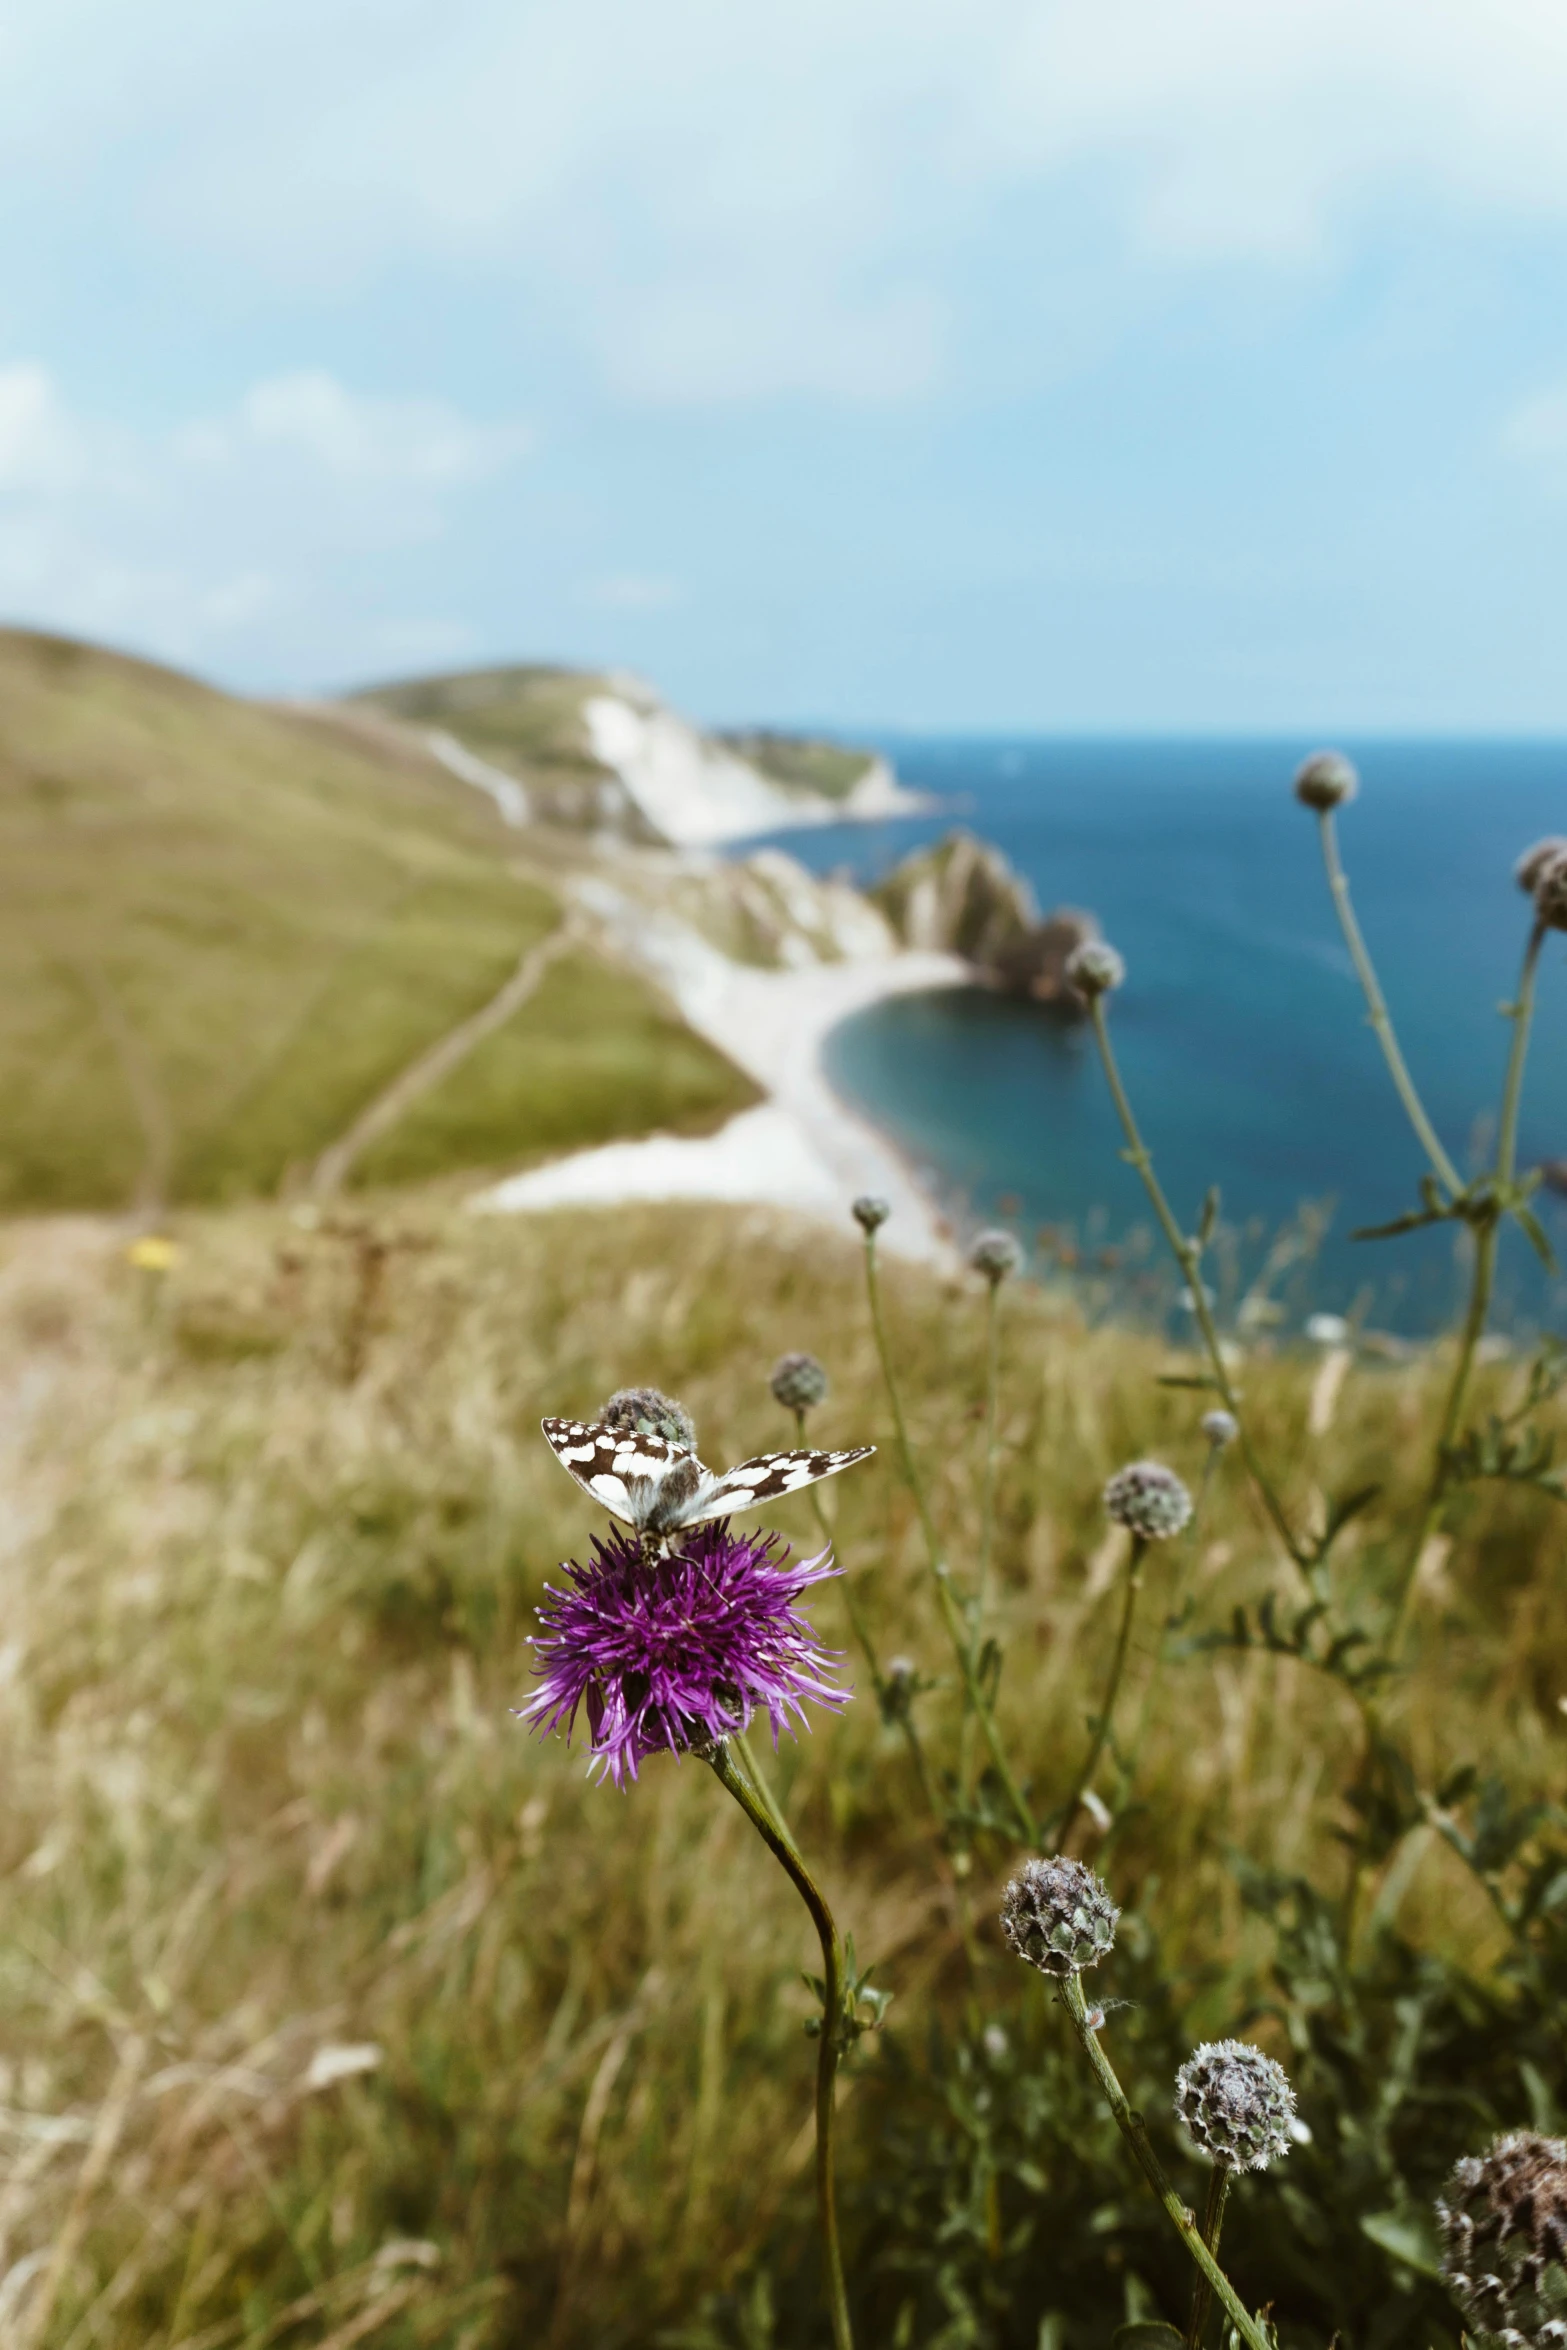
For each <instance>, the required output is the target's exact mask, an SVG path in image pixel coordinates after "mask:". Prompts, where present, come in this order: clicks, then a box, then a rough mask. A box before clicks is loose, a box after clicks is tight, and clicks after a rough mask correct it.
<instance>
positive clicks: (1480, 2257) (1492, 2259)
mask: <svg viewBox="0 0 1567 2350" xmlns="http://www.w3.org/2000/svg"><path fill="white" fill-rule="evenodd" d="M1436 2217H1437V2225H1438V2226H1439V2228H1440V2229H1441V2232H1442V2281H1443V2283H1444V2284H1445V2285H1446V2287H1447V2289H1448V2291H1449V2292H1450V2293H1451V2294H1452V2296H1453V2299H1454V2300H1455V2301H1456V2302H1457V2304H1458V2306H1459V2308H1460V2309H1461V2310H1462V2311H1463V2313H1464V2315H1465V2317H1466V2318H1468V2319H1469V2320H1470V2321H1471V2323H1472V2324H1473V2325H1474V2326H1475V2327H1476V2328H1478V2329H1480V2330H1481V2334H1482V2339H1484V2340H1486V2341H1489V2340H1491V2339H1492V2338H1493V2337H1494V2338H1497V2339H1500V2340H1501V2341H1503V2342H1506V2343H1509V2344H1519V2345H1525V2346H1527V2350H1536V2346H1538V2350H1559V2345H1561V2344H1563V2343H1567V2143H1564V2142H1563V2140H1562V2139H1560V2138H1542V2137H1540V2136H1538V2135H1537V2133H1536V2132H1535V2131H1533V2130H1513V2131H1511V2132H1510V2133H1509V2134H1508V2135H1507V2136H1506V2137H1504V2138H1498V2139H1496V2140H1495V2142H1494V2143H1493V2145H1492V2147H1491V2149H1490V2152H1489V2153H1488V2154H1486V2155H1484V2156H1483V2157H1478V2158H1477V2157H1476V2156H1474V2155H1466V2156H1465V2158H1464V2160H1463V2161H1462V2162H1460V2163H1459V2164H1458V2165H1457V2167H1456V2168H1455V2170H1454V2171H1453V2174H1452V2177H1451V2178H1450V2179H1449V2180H1448V2182H1447V2186H1446V2188H1445V2190H1444V2191H1443V2194H1442V2196H1441V2198H1440V2199H1439V2201H1438V2203H1437V2207H1436Z"/></svg>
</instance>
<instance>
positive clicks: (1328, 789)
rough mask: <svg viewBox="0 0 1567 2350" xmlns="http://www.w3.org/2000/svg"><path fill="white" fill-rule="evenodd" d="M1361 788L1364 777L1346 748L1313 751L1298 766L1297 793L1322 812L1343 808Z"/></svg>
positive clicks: (1300, 797)
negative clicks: (1358, 773) (1342, 749)
mask: <svg viewBox="0 0 1567 2350" xmlns="http://www.w3.org/2000/svg"><path fill="white" fill-rule="evenodd" d="M1359 789H1360V777H1359V776H1358V775H1357V774H1356V773H1355V770H1354V768H1353V767H1352V766H1351V765H1350V763H1349V761H1348V760H1347V759H1346V758H1345V756H1344V754H1343V752H1342V751H1313V752H1312V754H1311V757H1310V758H1309V759H1304V760H1302V762H1301V764H1300V765H1299V766H1298V767H1297V768H1296V770H1295V797H1296V799H1297V800H1299V801H1300V802H1301V804H1302V806H1303V807H1307V808H1315V809H1316V810H1317V811H1318V813H1319V814H1320V813H1322V812H1323V811H1325V810H1327V809H1330V808H1342V807H1343V806H1344V804H1345V802H1346V801H1347V800H1352V799H1353V798H1354V796H1355V794H1356V792H1358V791H1359Z"/></svg>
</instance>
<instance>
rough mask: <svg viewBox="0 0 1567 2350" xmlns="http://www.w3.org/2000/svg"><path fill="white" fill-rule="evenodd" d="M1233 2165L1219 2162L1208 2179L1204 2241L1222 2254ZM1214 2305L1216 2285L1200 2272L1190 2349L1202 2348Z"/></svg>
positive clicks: (1188, 2342) (1189, 2334)
mask: <svg viewBox="0 0 1567 2350" xmlns="http://www.w3.org/2000/svg"><path fill="white" fill-rule="evenodd" d="M1229 2192H1230V2166H1229V2164H1228V2163H1226V2162H1216V2163H1215V2164H1214V2166H1213V2169H1212V2172H1211V2173H1210V2174H1209V2179H1208V2195H1207V2200H1206V2201H1205V2203H1204V2205H1203V2214H1202V2240H1203V2242H1204V2243H1205V2244H1206V2245H1207V2247H1208V2249H1209V2251H1210V2252H1211V2253H1212V2254H1213V2257H1214V2259H1215V2260H1217V2259H1218V2257H1219V2238H1220V2236H1221V2235H1222V2234H1223V2232H1224V2206H1225V2204H1226V2202H1227V2201H1228V2199H1229ZM1212 2307H1213V2288H1212V2286H1211V2285H1210V2284H1209V2282H1208V2280H1207V2278H1206V2277H1205V2276H1204V2275H1203V2274H1202V2272H1201V2270H1199V2271H1198V2274H1197V2276H1196V2279H1195V2280H1194V2282H1193V2285H1192V2310H1191V2315H1190V2317H1189V2318H1188V2319H1187V2321H1186V2350H1202V2337H1203V2330H1204V2328H1205V2327H1206V2325H1207V2323H1208V2312H1209V2310H1210V2309H1211V2308H1212Z"/></svg>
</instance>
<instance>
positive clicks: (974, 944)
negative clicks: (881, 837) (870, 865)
mask: <svg viewBox="0 0 1567 2350" xmlns="http://www.w3.org/2000/svg"><path fill="white" fill-rule="evenodd" d="M870 896H871V900H872V902H873V904H875V905H876V906H878V907H879V908H880V909H881V911H882V913H883V914H885V916H886V917H887V920H888V922H889V923H890V924H891V926H892V929H893V932H894V934H895V935H896V937H897V938H898V940H899V941H900V943H901V944H902V945H904V946H908V947H917V948H922V949H926V950H930V951H935V952H937V953H946V954H955V955H961V956H962V957H963V960H964V961H965V962H966V963H969V964H971V965H972V966H973V968H974V970H975V972H976V973H977V974H978V976H979V977H980V978H981V979H982V980H983V981H985V982H986V984H988V985H989V986H992V987H997V988H1001V989H1004V990H1005V991H1006V992H1007V993H1008V994H1009V995H1020V996H1028V997H1029V998H1031V999H1032V1001H1034V1002H1035V1003H1042V1004H1054V1005H1057V1006H1059V1007H1060V1008H1061V1009H1062V1010H1064V1011H1070V1012H1080V1011H1081V1010H1082V1002H1081V999H1080V998H1079V997H1078V996H1077V994H1076V993H1075V991H1074V990H1073V989H1072V988H1071V987H1070V986H1069V985H1068V983H1067V978H1066V964H1067V958H1068V956H1069V955H1070V954H1071V952H1072V950H1073V948H1074V947H1077V946H1080V945H1081V944H1082V942H1083V940H1084V939H1086V938H1097V937H1098V935H1099V924H1098V922H1097V921H1096V920H1095V918H1094V916H1093V915H1092V914H1088V913H1084V912H1083V911H1081V909H1079V908H1078V907H1076V906H1057V907H1056V908H1055V909H1054V910H1053V911H1052V912H1051V913H1049V914H1046V915H1041V913H1040V911H1039V906H1038V902H1037V900H1036V899H1035V896H1034V893H1033V891H1032V890H1031V889H1030V887H1029V885H1028V883H1027V881H1025V879H1024V878H1023V876H1022V874H1021V873H1019V872H1017V871H1016V870H1015V869H1014V868H1013V866H1012V865H1010V864H1009V863H1008V861H1007V859H1006V858H1005V857H1004V856H1003V855H1002V853H1001V851H1000V849H998V848H995V847H993V846H992V845H991V843H990V842H989V841H983V840H978V839H976V837H975V836H974V834H973V833H971V832H949V833H948V834H947V836H946V838H945V839H944V840H940V841H938V842H937V843H936V845H935V847H934V848H929V849H920V850H917V851H916V852H915V854H914V855H913V856H911V857H905V858H904V860H903V862H902V864H901V865H896V866H894V868H893V870H892V871H891V873H889V874H888V875H887V877H886V879H885V880H884V881H882V882H880V883H879V884H878V885H877V887H876V888H875V889H873V890H872V891H871V892H870Z"/></svg>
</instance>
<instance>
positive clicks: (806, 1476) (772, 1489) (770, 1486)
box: [678, 1444, 876, 1526]
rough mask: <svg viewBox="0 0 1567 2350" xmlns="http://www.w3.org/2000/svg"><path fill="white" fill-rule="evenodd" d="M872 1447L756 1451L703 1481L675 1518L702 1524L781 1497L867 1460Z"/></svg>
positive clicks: (692, 1524)
mask: <svg viewBox="0 0 1567 2350" xmlns="http://www.w3.org/2000/svg"><path fill="white" fill-rule="evenodd" d="M875 1450H876V1447H875V1445H874V1444H859V1445H856V1446H855V1447H854V1449H853V1451H852V1452H762V1453H758V1454H757V1456H756V1458H755V1460H751V1461H742V1462H741V1463H740V1465H739V1467H738V1468H735V1469H726V1470H725V1471H724V1473H723V1475H722V1476H721V1477H715V1478H713V1479H712V1481H711V1482H710V1483H708V1484H704V1485H703V1486H702V1488H701V1489H700V1491H699V1492H698V1493H696V1494H695V1495H694V1496H693V1498H692V1500H691V1501H690V1503H689V1504H688V1505H687V1506H686V1508H684V1509H683V1510H682V1511H681V1513H680V1517H679V1521H678V1522H679V1524H681V1525H682V1526H703V1525H706V1523H707V1522H708V1520H709V1519H710V1518H727V1517H731V1516H733V1515H734V1514H735V1513H736V1512H737V1511H740V1510H753V1509H756V1508H757V1507H759V1505H760V1504H761V1503H763V1502H767V1501H778V1500H781V1499H782V1498H783V1496H784V1495H785V1494H789V1493H798V1492H799V1491H800V1490H801V1488H802V1487H804V1486H806V1485H819V1484H820V1483H821V1481H822V1479H823V1478H824V1477H836V1476H837V1474H838V1472H839V1470H840V1469H852V1468H853V1466H854V1464H855V1462H856V1461H864V1460H869V1458H870V1456H871V1454H872V1453H873V1452H874V1451H875Z"/></svg>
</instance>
